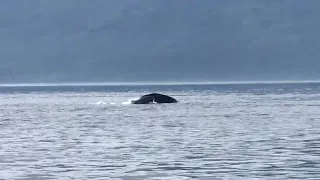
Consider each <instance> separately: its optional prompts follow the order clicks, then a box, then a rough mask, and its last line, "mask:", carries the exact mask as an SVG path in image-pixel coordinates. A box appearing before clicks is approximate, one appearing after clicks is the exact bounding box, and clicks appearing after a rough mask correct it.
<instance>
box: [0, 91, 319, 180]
mask: <svg viewBox="0 0 320 180" xmlns="http://www.w3.org/2000/svg"><path fill="white" fill-rule="evenodd" d="M171 94H173V96H174V95H175V94H176V95H180V96H177V97H179V98H178V99H182V100H181V101H180V103H178V104H170V105H161V104H150V105H122V102H126V101H127V100H128V99H130V98H132V97H137V96H138V95H139V94H137V93H125V92H123V93H112V92H110V93H103V92H101V93H90V92H88V93H81V94H80V93H73V94H70V93H69V94H68V93H36V94H33V93H31V94H25V93H18V94H5V95H4V94H0V119H1V120H0V128H1V129H0V143H1V145H0V147H1V149H0V179H6V180H7V179H21V180H22V179H23V180H26V179H30V180H38V179H39V180H44V179H76V180H80V179H83V180H87V179H97V180H98V179H128V180H129V179H130V180H131V179H137V180H138V179H139V180H140V179H179V180H180V179H182V180H183V179H272V180H273V179H320V111H319V104H320V93H309V94H301V93H287V94H286V93H283V94H252V93H238V92H237V93H220V92H218V93H217V92H214V91H198V92H191V91H188V92H185V91H173V92H171ZM111 102H112V103H111ZM110 103H111V104H110Z"/></svg>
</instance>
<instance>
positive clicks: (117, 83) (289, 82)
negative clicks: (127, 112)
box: [0, 80, 320, 87]
mask: <svg viewBox="0 0 320 180" xmlns="http://www.w3.org/2000/svg"><path fill="white" fill-rule="evenodd" d="M310 83H316V84H317V83H320V80H305V81H302V80H300V81H299V80H297V81H212V82H210V81H206V82H61V83H3V84H2V83H0V87H47V86H49V87H50V86H145V85H147V86H153V85H154V86H157V85H159V86H175V85H237V84H239V85H246V84H248V85H250V84H310Z"/></svg>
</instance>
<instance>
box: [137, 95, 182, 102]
mask: <svg viewBox="0 0 320 180" xmlns="http://www.w3.org/2000/svg"><path fill="white" fill-rule="evenodd" d="M177 102H178V101H177V100H176V99H175V98H173V97H170V96H168V95H164V94H159V93H151V94H146V95H143V96H141V97H140V98H139V99H137V100H132V101H131V103H132V104H151V103H157V104H163V103H177Z"/></svg>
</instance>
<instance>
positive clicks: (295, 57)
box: [0, 0, 320, 83]
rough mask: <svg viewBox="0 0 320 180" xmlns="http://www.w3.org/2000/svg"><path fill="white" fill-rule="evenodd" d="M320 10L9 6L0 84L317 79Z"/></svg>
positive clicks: (250, 5)
mask: <svg viewBox="0 0 320 180" xmlns="http://www.w3.org/2000/svg"><path fill="white" fill-rule="evenodd" d="M319 5H320V1H316V0H313V1H301V0H290V1H289V0H288V1H278V0H268V1H256V0H245V1H239V0H216V1H212V0H201V1H185V0H175V1H171V0H161V1H154V0H108V1H104V0H95V1H89V0H77V1H75V2H71V1H65V0H55V1H43V0H33V1H30V2H29V1H28V2H27V1H25V2H24V1H21V2H19V3H18V2H15V1H10V0H4V1H3V2H2V4H1V7H0V24H1V27H0V39H1V42H0V83H22V82H25V83H47V82H52V83H57V82H92V81H95V82H132V81H235V80H242V81H245V80H253V81H256V80H317V79H318V80H319V78H320V76H319V72H320V71H319V68H318V67H319V66H320V64H319V53H318V49H319V48H318V47H319V45H320V44H319V42H320V39H319V35H318V32H319V31H320V29H319V28H320V12H319V10H318V7H319Z"/></svg>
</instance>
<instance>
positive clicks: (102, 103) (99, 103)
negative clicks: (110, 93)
mask: <svg viewBox="0 0 320 180" xmlns="http://www.w3.org/2000/svg"><path fill="white" fill-rule="evenodd" d="M93 104H96V105H105V104H106V103H105V102H103V101H99V102H96V103H93Z"/></svg>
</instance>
